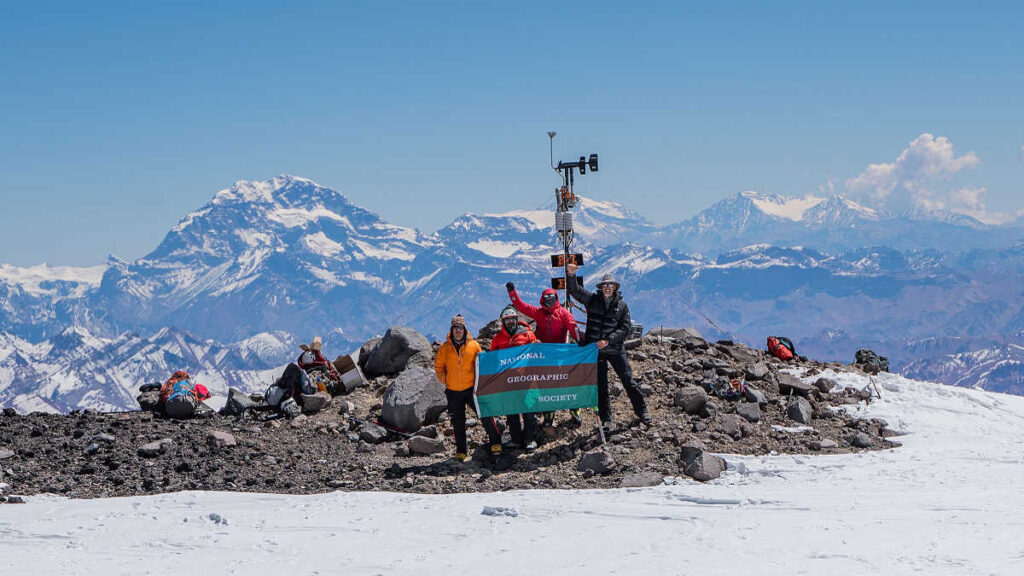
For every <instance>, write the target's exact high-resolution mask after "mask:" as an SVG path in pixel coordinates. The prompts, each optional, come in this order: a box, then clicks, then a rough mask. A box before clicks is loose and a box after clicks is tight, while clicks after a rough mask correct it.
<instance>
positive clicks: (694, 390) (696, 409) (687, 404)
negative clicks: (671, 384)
mask: <svg viewBox="0 0 1024 576" xmlns="http://www.w3.org/2000/svg"><path fill="white" fill-rule="evenodd" d="M707 401H708V393H707V392H705V391H704V389H703V388H701V387H699V386H684V387H683V388H680V389H679V390H676V393H675V395H674V396H673V398H672V403H673V405H675V406H678V407H680V408H682V409H683V411H684V412H686V413H687V414H699V413H700V412H701V411H702V410H703V409H704V406H705V405H706V404H707Z"/></svg>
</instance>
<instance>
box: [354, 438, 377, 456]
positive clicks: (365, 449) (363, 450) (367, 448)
mask: <svg viewBox="0 0 1024 576" xmlns="http://www.w3.org/2000/svg"><path fill="white" fill-rule="evenodd" d="M356 452H359V453H360V454H369V453H370V452H373V446H372V445H370V444H367V443H366V442H365V441H363V440H360V441H359V444H356Z"/></svg>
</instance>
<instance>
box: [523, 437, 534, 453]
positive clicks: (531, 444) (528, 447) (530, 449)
mask: <svg viewBox="0 0 1024 576" xmlns="http://www.w3.org/2000/svg"><path fill="white" fill-rule="evenodd" d="M523 448H526V451H527V452H533V451H534V450H536V449H537V441H536V440H530V442H529V443H528V444H527V445H526V446H523Z"/></svg>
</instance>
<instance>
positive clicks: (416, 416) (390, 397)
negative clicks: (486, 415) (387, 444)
mask: <svg viewBox="0 0 1024 576" xmlns="http://www.w3.org/2000/svg"><path fill="white" fill-rule="evenodd" d="M447 407H448V400H447V398H446V397H445V395H444V384H441V383H440V382H438V380H437V376H436V375H435V374H434V371H433V370H429V369H427V368H424V367H421V366H415V367H412V368H409V369H408V370H406V371H404V372H402V373H401V374H399V376H398V378H396V379H395V380H394V381H393V382H392V383H391V385H390V386H388V389H387V391H386V392H384V397H383V398H381V418H382V419H383V420H384V421H385V422H387V423H388V424H390V425H392V426H394V427H396V428H398V429H400V430H406V431H409V432H414V431H416V430H419V429H420V428H421V427H423V425H424V424H430V423H432V422H435V421H436V420H437V417H438V415H440V414H441V413H442V412H444V411H445V409H447Z"/></svg>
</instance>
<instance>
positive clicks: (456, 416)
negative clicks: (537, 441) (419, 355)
mask: <svg viewBox="0 0 1024 576" xmlns="http://www.w3.org/2000/svg"><path fill="white" fill-rule="evenodd" d="M480 351H481V349H480V344H479V343H478V342H477V341H476V340H474V339H473V337H472V336H471V335H470V334H469V332H468V331H467V330H466V320H465V319H464V318H463V317H462V315H461V314H456V315H455V316H454V317H453V318H452V323H451V327H450V328H449V329H448V338H447V339H446V340H445V342H444V344H441V347H440V348H438V350H437V357H436V358H434V372H435V373H436V374H437V379H438V380H440V381H441V383H442V384H444V386H445V390H444V395H445V397H446V398H447V399H448V418H449V419H450V420H451V423H452V428H453V429H454V430H455V459H456V460H459V461H464V460H465V459H466V456H467V454H468V449H467V448H468V447H467V445H466V406H470V407H471V408H472V407H474V405H475V403H474V400H473V386H474V385H475V384H476V356H477V354H479V353H480ZM474 410H475V408H474ZM480 423H481V424H482V425H483V427H484V430H486V431H487V438H488V441H489V442H490V444H491V454H501V432H499V431H498V423H497V422H495V420H494V418H481V419H480Z"/></svg>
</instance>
